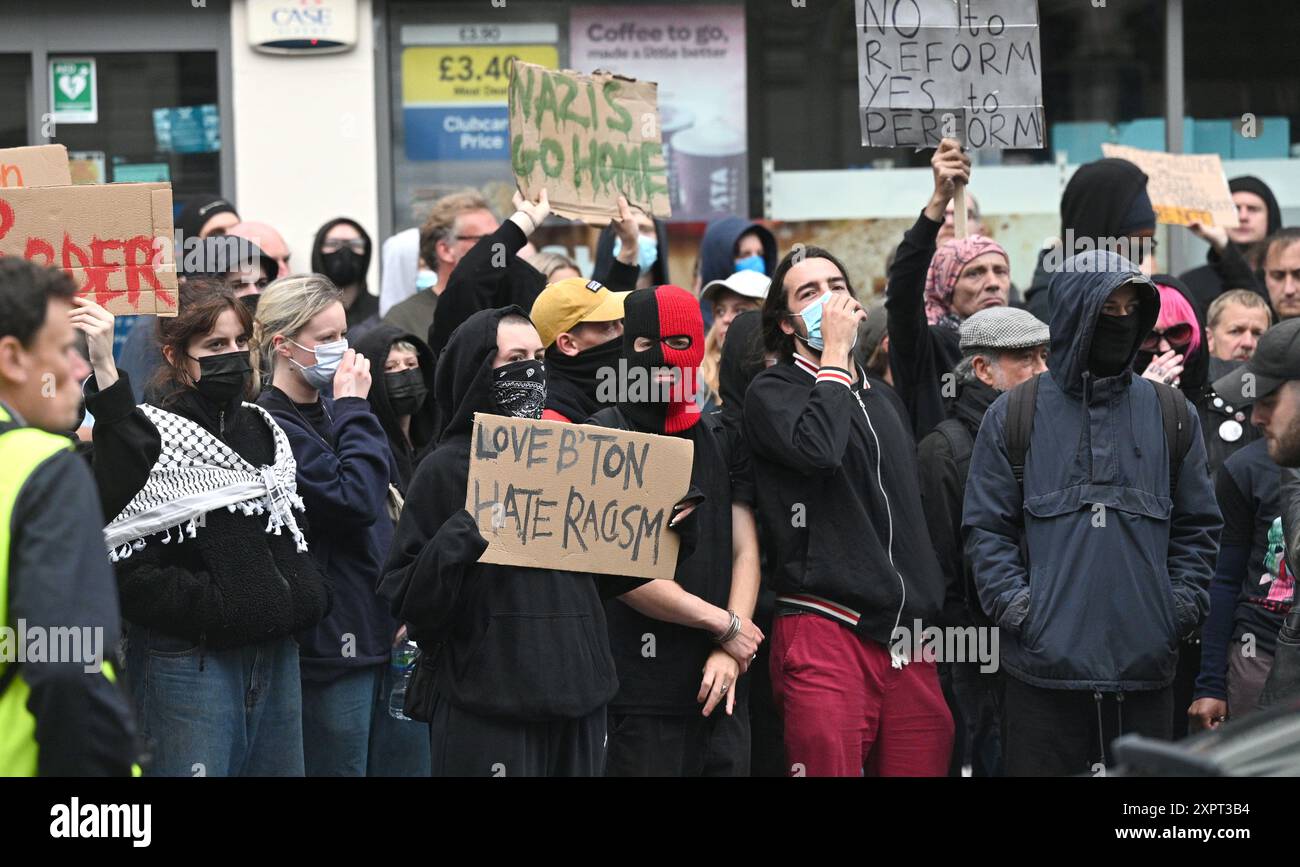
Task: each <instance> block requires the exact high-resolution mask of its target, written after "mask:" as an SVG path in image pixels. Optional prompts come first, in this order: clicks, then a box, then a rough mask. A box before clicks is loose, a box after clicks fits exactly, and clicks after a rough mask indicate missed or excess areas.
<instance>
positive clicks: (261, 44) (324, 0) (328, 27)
mask: <svg viewBox="0 0 1300 867" xmlns="http://www.w3.org/2000/svg"><path fill="white" fill-rule="evenodd" d="M248 41H249V44H251V45H252V46H253V48H255V49H257V50H258V51H265V52H267V53H269V54H329V53H332V52H336V51H347V50H348V49H349V48H351V47H352V46H354V45H356V44H357V3H356V0H248Z"/></svg>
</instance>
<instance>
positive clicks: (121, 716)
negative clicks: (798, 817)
mask: <svg viewBox="0 0 1300 867" xmlns="http://www.w3.org/2000/svg"><path fill="white" fill-rule="evenodd" d="M931 162H932V169H933V180H934V185H933V191H932V193H931V195H930V197H929V198H928V200H927V201H925V202H924V203H920V202H918V203H917V204H923V208H922V210H921V212H920V214H919V215H918V217H917V219H916V221H915V223H914V224H913V225H912V226H911V228H909V229H908V230H907V231H906V233H905V234H904V235H903V236H902V238H901V239H900V241H899V244H898V246H897V250H896V252H895V253H894V255H893V256H892V258H891V263H890V265H889V269H888V281H887V289H886V292H885V295H884V298H883V299H882V300H881V299H878V300H875V301H873V300H872V299H870V298H868V297H866V296H865V295H864V294H863V293H862V291H861V290H860V288H857V287H855V286H854V285H853V282H852V280H851V279H850V277H849V273H848V270H847V269H846V267H845V265H844V264H843V262H842V261H841V260H840V259H839V258H838V257H837V256H836V255H835V253H834V252H832V251H829V250H825V249H821V248H818V247H815V246H809V245H804V244H796V245H794V247H793V248H792V249H790V250H789V251H787V252H785V253H784V255H782V253H781V251H780V250H778V244H777V241H776V238H775V236H774V235H773V233H772V232H771V231H770V230H769V229H768V228H767V227H765V226H764V225H762V224H761V223H756V222H751V221H748V220H745V219H741V218H727V219H724V220H719V221H716V222H714V223H712V224H710V225H709V226H708V228H707V230H706V232H705V234H704V237H703V240H702V243H701V248H700V254H699V258H698V261H697V265H696V272H695V274H694V275H692V279H690V280H687V281H684V283H685V284H686V288H683V286H682V285H677V284H674V283H673V281H672V278H671V277H670V275H669V273H668V256H667V244H668V234H667V231H666V227H665V225H664V224H663V223H662V222H661V221H659V220H657V219H654V218H652V217H650V216H648V215H646V214H645V213H643V212H642V211H641V210H640V209H638V208H636V207H634V206H633V205H631V204H629V203H628V201H627V200H626V199H620V200H619V202H618V210H619V214H618V216H617V217H616V218H614V219H612V220H611V221H610V224H609V226H608V227H607V228H605V229H604V230H603V231H602V232H601V233H600V236H599V239H598V241H597V247H596V255H595V260H594V263H595V264H594V271H593V273H591V274H590V275H583V274H582V273H581V269H580V268H579V267H578V266H577V265H576V264H575V263H574V261H572V260H571V259H569V258H568V257H566V256H563V255H560V254H557V253H554V252H549V251H544V252H539V251H537V250H536V249H535V248H534V247H533V245H532V243H531V242H530V238H532V237H533V236H534V235H535V233H536V232H537V230H538V229H539V227H541V226H542V225H543V224H544V223H545V222H546V221H547V220H548V218H549V217H550V205H549V201H548V199H547V196H546V193H545V192H543V193H542V194H541V195H540V196H539V197H538V199H537V200H536V201H529V200H527V199H525V198H524V197H522V196H521V195H518V194H516V196H515V200H514V206H515V210H514V212H513V213H512V214H510V215H509V216H508V217H507V218H506V219H504V220H500V219H499V218H498V215H497V214H495V213H494V212H493V210H492V208H491V207H490V205H489V203H488V202H487V201H486V200H485V199H484V198H482V197H481V196H480V195H479V194H477V193H474V192H469V191H467V192H462V193H456V194H453V195H450V196H447V197H445V198H443V199H441V200H440V201H438V202H437V203H436V204H435V205H434V207H433V208H432V211H431V213H430V216H429V217H428V219H427V220H426V221H425V223H424V224H423V226H421V227H419V228H418V229H410V230H406V231H404V232H401V233H399V234H397V235H394V236H393V237H391V238H389V239H388V240H386V241H385V242H384V244H383V245H382V250H381V252H380V256H379V261H380V262H381V263H382V268H381V285H380V286H379V287H375V288H376V289H377V290H378V291H375V292H372V291H371V288H372V287H371V286H370V285H368V283H367V274H368V273H369V272H370V270H371V268H370V266H371V262H372V259H374V258H375V256H374V252H375V251H374V242H373V241H372V239H371V237H370V235H369V234H368V233H367V232H366V231H365V229H364V228H363V227H362V226H361V225H360V224H358V223H357V222H355V221H353V220H351V219H347V218H337V219H332V220H330V221H329V222H327V223H325V224H324V225H323V226H321V228H320V230H319V231H318V232H317V234H316V237H315V240H314V242H313V245H312V249H311V251H310V254H309V256H308V257H306V258H309V260H310V261H309V269H303V268H299V267H297V266H296V265H295V262H294V260H295V258H297V257H294V256H293V255H292V254H291V252H290V250H289V249H288V247H287V245H286V244H285V243H284V241H283V239H282V238H281V237H280V235H279V233H277V232H276V231H275V229H274V228H272V227H271V226H270V225H268V224H265V223H259V222H253V221H246V220H244V219H243V217H242V216H241V215H239V214H238V213H237V212H236V210H235V208H234V207H233V205H231V204H230V203H229V202H227V201H225V200H223V199H220V198H217V197H203V198H200V199H196V200H194V201H192V202H190V203H188V204H187V206H186V207H185V209H184V210H183V212H182V213H181V215H180V217H179V218H178V227H179V228H180V231H181V234H182V238H183V239H185V244H184V246H183V248H178V250H177V262H178V266H179V269H180V271H181V273H182V283H181V289H180V292H179V305H178V315H177V316H175V317H170V318H157V319H155V318H153V317H141V318H140V320H139V321H137V322H136V324H135V326H134V328H133V329H132V331H131V332H130V335H129V337H128V339H127V340H126V343H125V345H124V346H123V347H122V349H121V351H120V353H119V357H118V359H117V360H116V361H115V360H114V354H113V330H114V318H113V317H112V316H111V315H110V314H109V313H107V311H105V310H104V309H103V308H101V307H99V306H98V305H97V304H95V303H94V302H93V301H91V300H89V299H87V298H85V297H82V296H78V295H76V293H75V288H74V284H73V283H72V281H71V279H70V278H69V277H67V276H65V275H63V274H62V273H61V272H57V271H52V270H43V269H40V268H38V267H36V266H34V265H31V264H28V263H26V262H22V261H18V260H16V259H3V260H0V457H3V459H4V461H5V464H4V466H5V469H4V470H2V471H0V485H3V487H0V497H3V502H0V506H3V508H4V509H6V510H8V511H9V512H10V514H9V515H0V517H3V518H5V520H6V524H5V526H4V528H3V529H4V535H3V536H2V537H0V538H3V540H4V541H3V544H4V545H5V546H6V547H5V549H4V550H3V551H0V557H3V558H4V560H3V561H0V563H3V564H4V565H3V570H2V571H0V615H3V619H5V622H6V624H13V623H16V622H19V621H20V620H21V622H23V623H25V624H29V625H30V626H34V627H47V628H53V627H56V626H58V625H60V624H68V623H76V624H87V625H91V626H96V627H100V628H102V630H103V635H104V638H105V641H106V644H105V645H104V648H105V649H104V660H103V663H104V664H103V665H102V666H100V667H99V668H98V670H96V671H95V672H94V673H90V672H87V671H84V670H83V668H82V667H81V666H78V665H71V664H69V663H68V661H66V660H53V659H51V660H47V661H41V660H29V661H25V662H22V663H21V664H18V663H14V662H6V663H4V668H3V669H0V672H2V673H3V675H4V679H3V681H0V683H2V684H3V688H0V711H3V712H4V713H5V714H6V716H5V718H6V719H10V720H14V721H16V722H15V723H14V725H13V726H11V727H10V730H9V731H7V732H6V733H5V734H4V735H3V737H4V740H3V741H0V772H3V773H42V774H126V773H131V772H132V770H133V769H135V770H137V771H139V770H141V769H142V771H143V773H145V774H146V775H158V776H193V775H205V776H245V775H247V776H271V775H284V776H295V775H299V776H300V775H308V776H366V775H371V776H380V775H411V776H423V775H434V776H443V775H471V776H472V775H488V776H546V775H575V776H593V775H602V774H604V775H610V776H746V775H751V774H752V775H795V776H803V775H809V776H813V775H835V776H860V775H864V774H865V775H911V776H941V775H946V774H955V775H960V774H974V775H980V776H985V775H987V776H996V775H1003V774H1006V775H1068V774H1086V773H1096V772H1097V770H1098V768H1104V767H1105V766H1106V765H1108V764H1111V763H1112V762H1113V761H1114V756H1113V755H1112V749H1111V743H1112V742H1113V741H1114V739H1115V738H1116V737H1118V736H1119V735H1122V734H1140V735H1145V736H1147V737H1150V738H1156V739H1164V740H1171V739H1176V738H1181V737H1184V736H1186V735H1188V734H1189V733H1196V732H1199V731H1201V730H1204V729H1213V728H1217V727H1218V726H1220V725H1221V724H1222V723H1223V722H1224V721H1225V720H1228V719H1237V718H1240V717H1245V716H1248V715H1249V714H1251V713H1253V712H1255V711H1256V710H1257V708H1259V707H1261V706H1265V705H1268V704H1270V703H1272V702H1275V701H1276V700H1277V699H1278V698H1279V697H1280V696H1283V695H1286V694H1288V693H1289V691H1293V690H1295V688H1296V677H1297V675H1296V666H1297V661H1296V660H1295V658H1294V654H1295V652H1296V648H1297V646H1298V645H1300V636H1298V635H1297V633H1298V632H1300V625H1298V624H1297V623H1296V622H1295V617H1294V616H1293V615H1292V617H1291V620H1290V621H1288V619H1287V618H1288V615H1290V614H1291V612H1292V607H1293V601H1294V579H1293V573H1292V571H1291V567H1290V566H1289V565H1288V562H1287V553H1288V550H1289V541H1290V540H1291V539H1292V538H1293V537H1294V536H1295V535H1296V534H1300V495H1297V494H1296V493H1295V492H1296V491H1297V489H1300V471H1290V470H1286V469H1285V468H1289V467H1295V466H1300V318H1293V317H1300V229H1289V228H1283V227H1282V225H1281V223H1282V219H1281V213H1280V211H1279V209H1278V205H1277V202H1276V200H1275V198H1274V196H1273V194H1272V193H1271V191H1270V190H1269V189H1268V187H1267V186H1266V185H1265V184H1263V183H1262V182H1261V181H1259V180H1258V179H1256V178H1251V177H1245V178H1235V179H1233V180H1232V181H1231V183H1230V187H1231V190H1232V195H1233V201H1234V203H1235V205H1236V207H1237V210H1238V215H1239V218H1240V225H1239V226H1238V227H1237V228H1234V229H1228V230H1225V229H1222V228H1216V227H1212V226H1202V225H1194V226H1192V227H1191V231H1192V232H1194V233H1195V234H1196V235H1197V236H1199V237H1201V238H1203V239H1204V240H1206V241H1207V242H1208V243H1209V245H1210V251H1209V254H1208V260H1207V264H1206V265H1204V266H1202V267H1199V268H1196V269H1194V270H1192V271H1190V272H1188V273H1186V274H1184V275H1183V276H1182V277H1181V278H1178V277H1174V276H1171V275H1167V274H1160V273H1158V269H1157V267H1156V266H1155V259H1156V256H1155V248H1154V240H1153V238H1154V234H1155V229H1156V215H1155V212H1154V210H1153V208H1152V206H1151V202H1150V199H1149V197H1148V196H1147V193H1146V176H1145V175H1143V173H1142V172H1141V171H1140V170H1138V169H1137V168H1136V167H1135V166H1133V165H1132V164H1129V163H1127V162H1124V161H1122V160H1115V159H1105V160H1099V161H1097V162H1095V163H1090V164H1087V165H1084V166H1081V167H1080V168H1079V169H1078V171H1077V172H1076V173H1075V174H1074V176H1073V177H1072V179H1071V180H1070V182H1069V184H1068V185H1067V187H1066V189H1065V191H1064V194H1063V196H1062V200H1061V232H1060V237H1059V238H1057V239H1055V241H1054V242H1053V243H1051V244H1049V245H1047V246H1046V247H1045V248H1044V249H1043V251H1042V252H1041V253H1040V255H1039V258H1038V260H1037V262H1035V263H1034V277H1033V280H1032V282H1031V284H1030V285H1029V287H1028V288H1027V289H1026V291H1025V292H1024V293H1023V301H1022V300H1021V293H1020V292H1019V291H1017V290H1016V289H1015V287H1013V286H1012V283H1011V276H1010V275H1011V270H1012V269H1011V266H1012V263H1011V257H1010V255H1009V253H1008V252H1007V249H1006V248H1005V247H1004V246H1002V245H1001V244H999V243H998V242H997V241H996V240H994V239H993V238H992V237H989V236H988V234H987V230H986V229H985V228H984V226H983V224H982V223H981V221H980V215H979V212H978V205H977V204H976V203H975V201H974V198H973V196H969V195H968V196H967V197H966V201H967V205H968V218H969V219H968V223H969V225H970V226H971V227H972V229H973V230H974V234H970V235H967V236H965V237H958V236H957V232H956V231H955V229H954V222H955V221H954V218H953V206H954V200H955V193H956V192H957V190H958V189H959V188H961V187H964V186H965V185H966V184H968V183H970V181H971V165H970V160H969V157H968V156H967V155H966V154H965V153H963V151H962V149H961V148H960V146H959V145H958V144H957V143H956V142H953V141H949V140H945V141H944V142H943V143H942V144H941V146H940V147H939V148H938V149H937V150H936V151H935V154H934V156H933V158H932V161H931ZM1174 231H1180V230H1178V229H1175V230H1174ZM1082 239H1086V240H1087V242H1088V243H1086V244H1081V243H1080V241H1081V240H1082ZM614 371H617V372H619V374H620V375H622V376H634V375H635V376H643V377H647V378H648V381H651V382H665V383H669V382H670V383H673V384H674V385H677V386H680V387H677V388H663V389H650V390H649V394H648V395H645V394H643V393H639V392H638V393H637V394H638V395H639V397H637V398H636V399H634V398H633V397H631V396H630V395H631V394H633V392H631V391H630V390H628V389H623V388H620V389H613V390H611V389H608V388H602V384H607V383H604V380H605V379H606V378H607V377H608V376H609V375H610V373H611V372H614ZM475 413H496V414H500V415H507V416H515V417H520V418H532V419H548V420H551V421H555V422H561V423H567V424H585V425H597V426H602V427H607V428H615V429H620V430H625V431H635V432H640V433H647V434H655V435H659V436H666V437H678V438H682V439H684V440H687V441H689V442H690V443H691V445H692V448H693V454H694V462H693V464H692V466H691V467H690V474H689V492H688V494H687V496H686V497H685V498H684V499H683V500H682V501H681V502H679V503H678V504H677V506H676V507H675V508H674V509H673V512H672V517H671V521H670V523H669V525H668V526H669V531H670V532H673V533H676V534H678V536H679V549H680V551H679V554H678V560H677V563H676V570H675V574H674V576H673V579H674V580H650V579H646V578H638V577H635V576H609V575H591V574H585V573H576V572H572V571H565V570H561V569H543V568H530V567H524V566H511V565H501V564H487V563H480V562H479V559H480V556H481V555H482V554H483V552H484V550H485V549H486V547H487V542H486V541H485V539H484V538H483V536H482V534H481V533H480V532H479V528H478V525H477V523H476V521H475V518H474V517H473V516H471V515H470V514H469V512H467V511H466V509H465V506H464V504H465V490H466V484H467V478H468V472H469V461H470V433H471V430H472V425H473V419H474V415H475ZM78 429H80V438H78ZM11 466H12V467H15V468H16V469H13V470H10V467H11ZM1288 473H1289V475H1288ZM1293 511H1294V512H1295V513H1297V515H1296V519H1293V518H1292V513H1293ZM927 627H935V628H937V629H938V630H940V631H947V632H948V633H949V634H957V635H961V636H973V635H975V634H977V633H981V632H983V633H986V634H990V635H993V643H992V647H993V649H994V655H993V658H991V659H981V660H975V659H971V658H951V657H950V655H949V654H946V653H944V652H942V651H940V652H938V653H935V652H924V651H923V650H922V648H921V647H920V645H919V644H918V643H916V642H911V641H904V640H902V638H901V636H902V635H904V634H910V633H909V630H910V631H921V630H924V629H926V628H927ZM647 637H649V638H651V639H652V647H653V649H652V650H651V651H650V652H647V651H646V647H647ZM119 639H120V641H119ZM408 641H413V642H415V643H416V644H417V645H418V647H419V656H418V658H417V661H416V662H415V664H414V667H413V670H407V671H403V670H402V669H400V668H394V666H393V665H391V664H390V660H391V659H392V658H393V654H394V649H395V648H401V647H403V646H405V645H406V643H407V642H408ZM947 646H951V645H947ZM931 650H932V651H933V650H934V648H931ZM989 663H991V664H989ZM1270 675H1271V678H1270ZM408 678H409V679H408ZM399 686H402V687H404V688H405V690H406V699H405V703H404V706H403V707H402V711H403V712H402V713H393V712H391V711H392V707H391V704H390V700H391V698H392V696H393V694H394V689H395V687H399Z"/></svg>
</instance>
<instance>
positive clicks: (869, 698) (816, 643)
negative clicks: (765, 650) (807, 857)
mask: <svg viewBox="0 0 1300 867" xmlns="http://www.w3.org/2000/svg"><path fill="white" fill-rule="evenodd" d="M772 633H773V634H772V695H773V699H774V700H775V702H776V707H777V710H778V712H780V714H781V716H782V718H783V719H784V721H785V757H786V764H787V765H788V766H789V768H790V771H789V772H790V774H791V776H809V777H814V776H817V777H860V776H862V775H863V774H864V773H865V774H867V775H869V776H881V777H899V776H902V777H941V776H944V775H946V774H947V773H948V759H949V755H950V753H951V752H952V736H953V723H952V714H951V713H950V712H949V710H948V703H947V702H946V701H945V700H944V697H943V690H942V689H941V688H940V686H939V672H938V669H937V668H936V667H935V664H934V663H933V662H925V661H922V660H914V661H912V662H909V663H908V664H907V665H904V666H903V667H902V668H894V667H893V664H892V662H891V660H890V656H889V648H887V647H885V646H884V645H882V644H877V643H876V642H874V641H871V640H869V639H863V638H859V637H858V636H857V635H856V634H855V633H853V632H852V631H851V630H850V629H849V628H848V627H847V626H841V625H840V624H838V623H836V622H834V621H833V620H830V619H829V618H826V617H821V616H819V615H816V614H787V615H783V616H779V617H777V618H776V622H775V623H774V624H773V627H772Z"/></svg>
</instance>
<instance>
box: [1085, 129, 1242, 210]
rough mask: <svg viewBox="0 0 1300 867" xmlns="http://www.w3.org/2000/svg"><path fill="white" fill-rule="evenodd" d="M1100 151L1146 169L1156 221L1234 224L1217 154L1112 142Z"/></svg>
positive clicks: (1227, 190)
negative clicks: (1156, 148) (1180, 151)
mask: <svg viewBox="0 0 1300 867" xmlns="http://www.w3.org/2000/svg"><path fill="white" fill-rule="evenodd" d="M1101 152H1102V153H1103V154H1104V155H1106V156H1108V157H1116V158H1118V159H1121V160H1128V161H1129V162H1131V163H1133V164H1134V165H1135V166H1137V167H1138V168H1140V169H1141V170H1142V171H1144V172H1146V175H1147V195H1148V196H1150V197H1151V207H1152V208H1154V209H1155V212H1156V220H1157V221H1158V222H1161V223H1171V224H1173V225H1176V226H1187V225H1190V224H1192V223H1204V224H1205V225H1207V226H1222V227H1224V228H1225V229H1233V228H1236V227H1237V225H1238V220H1237V206H1236V205H1234V204H1233V203H1232V192H1231V191H1230V190H1229V189H1228V179H1227V178H1226V177H1224V175H1223V162H1222V161H1221V160H1220V159H1219V155H1218V154H1167V153H1164V152H1163V151H1144V150H1141V149H1139V148H1132V147H1128V146H1127V145H1114V144H1103V145H1102V146H1101Z"/></svg>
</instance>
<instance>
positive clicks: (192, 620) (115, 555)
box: [87, 280, 330, 776]
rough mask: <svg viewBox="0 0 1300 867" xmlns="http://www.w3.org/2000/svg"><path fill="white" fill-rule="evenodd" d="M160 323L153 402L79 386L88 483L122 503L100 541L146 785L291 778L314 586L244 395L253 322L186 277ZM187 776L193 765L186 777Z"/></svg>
mask: <svg viewBox="0 0 1300 867" xmlns="http://www.w3.org/2000/svg"><path fill="white" fill-rule="evenodd" d="M179 311H180V312H179V315H177V316H175V317H172V318H166V319H159V321H158V336H159V343H160V344H161V346H162V352H163V356H164V358H165V360H166V363H165V364H164V365H163V367H162V368H161V369H160V370H159V372H158V375H157V378H156V381H155V383H154V384H153V392H152V393H154V394H157V395H158V396H159V399H158V402H157V403H156V404H144V405H141V406H139V407H135V406H133V405H132V398H131V391H130V384H129V382H128V380H127V378H126V377H125V376H123V377H121V378H120V379H117V380H116V382H114V383H113V384H112V385H110V386H107V387H106V388H104V390H103V391H99V390H97V389H94V388H92V389H90V390H89V391H88V394H87V405H88V406H89V408H90V411H91V412H92V413H94V415H95V417H96V421H97V423H96V425H95V429H94V440H95V474H96V479H97V481H98V483H99V484H100V486H101V487H102V488H104V489H106V490H113V489H115V488H120V487H122V485H123V484H127V485H129V486H131V487H136V488H138V487H139V482H138V479H139V476H138V474H137V473H136V472H135V469H134V468H137V467H139V466H141V465H142V464H148V465H149V466H150V470H149V472H148V477H147V480H146V481H145V483H144V487H143V488H140V489H139V490H138V491H131V490H117V491H115V493H114V494H113V495H112V496H111V497H109V498H107V499H113V500H116V501H118V502H123V501H124V502H126V505H125V507H123V508H122V509H121V510H120V511H119V512H118V514H116V515H115V516H113V518H112V520H111V521H110V522H109V524H108V526H107V527H106V528H105V531H104V534H105V538H106V542H107V545H108V548H109V553H110V557H111V558H112V559H113V560H114V561H116V563H117V577H118V585H119V589H120V593H121V603H122V615H123V619H124V620H126V621H129V623H130V627H129V629H128V632H127V668H128V670H129V671H130V672H131V677H130V683H131V689H132V692H133V696H134V698H135V704H136V711H137V715H138V716H137V718H138V720H139V722H140V728H141V730H142V732H143V733H144V734H145V736H146V737H147V738H148V740H149V741H150V742H151V743H150V748H151V749H150V751H151V753H152V762H151V764H150V767H149V769H148V771H147V772H148V773H150V774H153V775H157V776H193V775H195V774H196V773H202V774H203V775H206V776H245V775H247V776H301V775H302V773H303V740H302V698H301V690H300V686H299V673H298V646H297V645H296V644H295V643H294V640H293V633H294V632H296V631H298V630H301V629H306V628H308V627H310V626H312V625H313V624H315V623H317V622H319V621H320V619H321V618H322V617H324V615H325V612H326V610H327V609H328V608H329V604H330V594H329V590H328V588H327V586H326V584H325V583H324V581H323V580H322V579H321V576H320V573H319V571H318V570H317V568H316V566H315V564H314V563H313V561H312V559H311V556H310V555H309V554H308V553H307V542H306V538H305V536H304V534H303V529H304V528H305V524H301V523H300V522H301V521H302V510H303V504H302V500H301V498H300V497H299V496H298V492H297V487H296V481H295V475H294V461H293V452H292V450H291V447H290V445H289V441H288V439H287V437H286V436H285V434H284V432H283V431H282V430H281V429H280V427H279V426H278V425H277V424H276V423H275V421H274V420H272V418H271V417H270V415H269V414H268V413H267V412H265V411H264V410H262V409H260V408H259V407H257V406H255V405H254V404H252V403H248V402H247V401H248V400H249V399H250V398H251V397H252V396H253V394H255V390H256V385H255V383H254V381H253V378H252V367H251V365H250V360H249V349H248V341H249V336H250V334H251V332H252V326H253V322H252V317H251V316H250V315H249V312H248V310H247V309H246V308H245V307H244V305H243V304H242V303H240V301H239V300H238V299H237V298H236V297H235V295H234V293H233V292H231V290H229V289H228V288H226V287H224V286H220V285H217V284H215V283H212V282H210V281H202V280H191V281H188V282H186V283H185V284H184V285H183V286H182V287H181V290H180V305H179ZM198 769H201V771H199V770H198Z"/></svg>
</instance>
